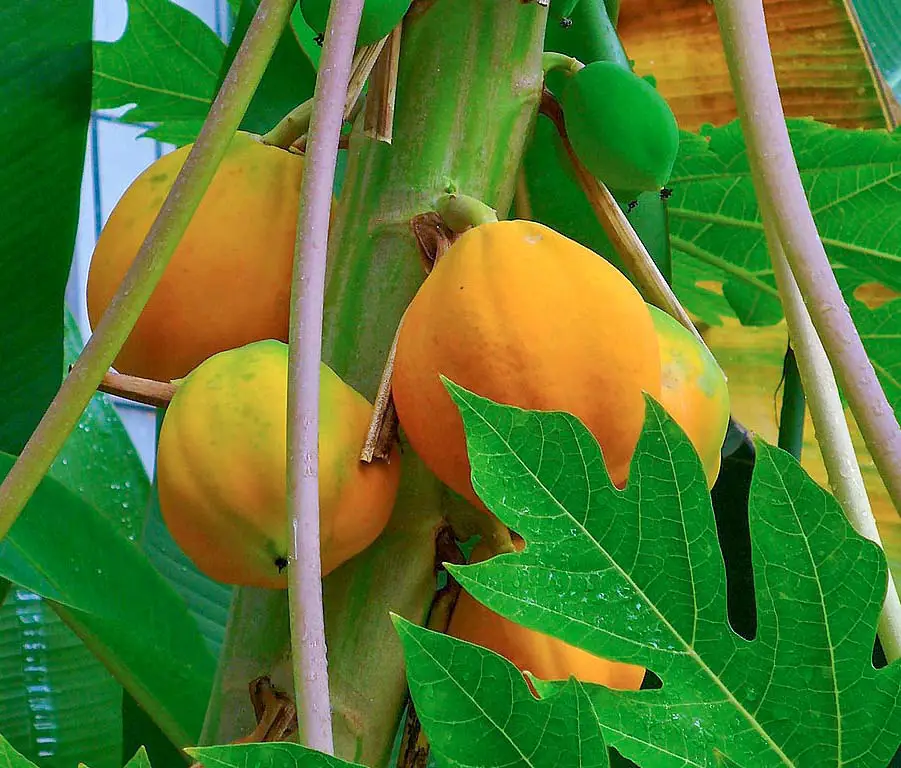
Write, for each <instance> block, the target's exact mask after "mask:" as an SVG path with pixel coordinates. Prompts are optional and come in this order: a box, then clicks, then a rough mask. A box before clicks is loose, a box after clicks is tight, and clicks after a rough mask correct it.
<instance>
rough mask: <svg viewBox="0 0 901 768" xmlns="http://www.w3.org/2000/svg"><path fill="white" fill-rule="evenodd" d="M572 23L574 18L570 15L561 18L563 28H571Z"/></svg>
mask: <svg viewBox="0 0 901 768" xmlns="http://www.w3.org/2000/svg"><path fill="white" fill-rule="evenodd" d="M572 25H573V20H572V19H571V18H569V17H568V16H567V17H564V18H562V19H560V26H561V27H563V29H569V28H570V27H571V26H572Z"/></svg>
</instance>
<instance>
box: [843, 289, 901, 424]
mask: <svg viewBox="0 0 901 768" xmlns="http://www.w3.org/2000/svg"><path fill="white" fill-rule="evenodd" d="M840 283H841V281H840ZM845 300H846V301H847V302H848V308H849V309H850V310H851V317H852V318H853V319H854V325H855V326H856V327H857V332H858V333H859V334H860V339H861V341H862V342H863V345H864V348H865V349H866V350H867V355H868V356H869V358H870V362H871V363H873V367H874V368H875V369H876V375H877V376H878V377H879V383H880V384H882V389H883V390H884V391H885V396H886V397H887V398H888V401H889V403H891V406H892V409H893V410H894V411H895V414H896V415H898V416H901V298H895V299H892V300H891V301H888V302H886V303H885V304H883V305H882V306H880V307H877V308H876V309H870V308H869V307H868V306H867V305H866V304H864V303H863V302H862V301H859V300H858V299H856V298H855V297H854V295H853V292H852V291H851V290H848V291H846V292H845Z"/></svg>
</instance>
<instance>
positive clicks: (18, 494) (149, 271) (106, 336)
mask: <svg viewBox="0 0 901 768" xmlns="http://www.w3.org/2000/svg"><path fill="white" fill-rule="evenodd" d="M293 7H294V0H263V1H262V2H261V3H260V7H259V8H258V9H257V12H256V14H255V15H254V18H253V20H252V21H251V23H250V26H249V27H248V28H247V34H246V35H245V36H244V40H243V41H242V42H241V47H240V48H239V49H238V53H237V54H236V55H235V59H234V61H233V62H232V64H231V67H229V70H228V74H226V76H225V80H224V81H223V83H222V87H221V88H220V89H219V93H218V94H216V98H215V100H214V101H213V104H212V106H211V107H210V112H209V114H208V115H207V118H206V120H205V121H204V123H203V128H201V130H200V135H199V136H198V137H197V140H196V141H195V142H194V146H193V147H192V148H191V151H190V153H189V154H188V157H187V158H186V159H185V163H184V166H183V167H182V169H181V170H180V171H179V173H178V176H176V178H175V183H174V184H173V185H172V189H171V190H170V192H169V194H168V195H167V196H166V199H165V200H164V201H163V205H162V207H161V209H160V212H159V214H158V215H157V217H156V219H155V220H154V222H153V225H152V226H151V227H150V232H148V234H147V237H146V238H145V239H144V242H143V244H142V245H141V248H140V250H139V251H138V253H137V256H136V257H135V260H134V262H133V263H132V265H131V267H130V268H129V270H128V272H127V273H126V275H125V277H124V278H123V280H122V283H121V285H120V286H119V288H118V289H117V291H116V294H115V295H114V296H113V298H112V301H111V302H110V305H109V307H107V309H106V312H104V314H103V317H102V318H101V320H100V323H99V324H98V325H97V327H96V328H95V329H94V333H93V335H92V336H91V338H90V339H89V340H88V343H87V344H86V345H85V348H84V350H83V351H82V353H81V355H80V356H79V358H78V360H77V361H76V362H75V365H74V366H73V367H72V370H71V371H70V372H69V375H68V376H67V377H66V379H65V380H64V381H63V384H62V387H61V388H60V390H59V392H57V393H56V397H54V398H53V401H52V402H51V403H50V406H49V407H48V408H47V412H46V413H45V414H44V416H43V418H42V419H41V421H40V423H39V424H38V426H37V428H36V429H35V431H34V433H33V434H32V435H31V438H30V439H29V440H28V442H27V443H26V445H25V447H24V449H23V450H22V453H21V455H20V456H19V458H18V459H17V461H16V463H15V464H14V465H13V467H12V469H11V470H10V471H9V474H7V476H6V478H5V479H4V481H3V483H2V485H0V539H3V538H4V537H5V536H6V534H7V533H8V532H9V529H10V528H12V526H13V523H15V521H16V518H17V517H18V516H19V513H20V512H21V511H22V509H23V508H24V507H25V505H26V504H27V503H28V500H29V499H30V498H31V494H32V493H34V491H35V489H36V488H37V487H38V484H39V483H40V482H41V480H42V478H43V477H44V475H45V474H47V470H48V469H49V468H50V465H51V464H52V463H53V460H54V459H55V458H56V456H57V454H58V453H59V451H60V449H61V448H62V447H63V444H64V443H65V441H66V438H67V437H68V436H69V435H70V434H71V432H72V430H73V429H74V428H75V425H76V424H77V423H78V419H79V418H80V417H81V414H82V412H83V411H84V409H85V407H86V406H87V404H88V403H89V402H90V399H91V396H92V395H93V394H94V392H96V390H97V387H98V386H99V385H100V383H101V381H102V380H103V376H104V374H105V373H106V372H107V371H108V370H109V367H110V365H112V363H113V360H114V359H115V358H116V355H117V354H119V350H120V349H121V348H122V345H123V344H124V343H125V340H126V339H127V338H128V335H129V334H130V333H131V331H132V328H134V326H135V323H136V322H137V320H138V317H139V315H140V314H141V311H142V310H143V309H144V307H145V305H146V304H147V301H148V300H149V299H150V296H151V294H152V293H153V289H154V288H156V285H157V283H158V282H159V281H160V278H161V277H162V276H163V271H164V270H165V268H166V265H167V264H168V263H169V259H170V258H171V257H172V254H173V253H174V252H175V249H176V247H177V246H178V243H179V242H180V241H181V238H182V236H183V235H184V233H185V230H187V228H188V224H189V223H190V222H191V218H192V216H193V215H194V212H195V211H196V210H197V207H198V206H199V205H200V201H201V200H202V199H203V195H204V193H205V192H206V190H207V187H208V186H209V184H210V182H211V181H212V179H213V176H214V175H215V173H216V169H217V168H218V167H219V163H220V162H221V161H222V158H223V157H224V156H225V153H226V151H227V150H228V146H229V144H230V143H231V140H232V137H233V136H234V134H235V132H236V131H237V130H238V126H239V125H240V124H241V120H242V119H243V118H244V113H245V112H246V111H247V107H248V105H249V104H250V100H251V98H253V94H254V92H255V91H256V89H257V85H259V82H260V79H261V78H262V77H263V72H265V71H266V66H267V64H268V63H269V60H270V59H271V58H272V52H273V51H274V50H275V46H276V44H277V43H278V40H279V37H280V36H281V33H282V30H283V29H284V28H285V24H286V23H287V21H288V18H289V17H290V15H291V9H292V8H293Z"/></svg>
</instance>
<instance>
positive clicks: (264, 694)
mask: <svg viewBox="0 0 901 768" xmlns="http://www.w3.org/2000/svg"><path fill="white" fill-rule="evenodd" d="M248 689H249V692H250V701H251V704H252V705H253V712H254V715H255V717H256V719H257V727H256V728H254V729H253V730H252V731H251V732H250V733H249V734H248V735H247V736H244V737H242V738H240V739H236V740H235V741H233V742H232V743H233V744H260V743H263V742H267V741H270V742H271V741H280V742H284V741H296V736H297V708H296V707H295V705H294V701H293V699H292V698H291V697H290V696H289V695H288V694H286V693H285V692H284V691H282V690H279V689H278V688H276V687H275V686H274V685H273V684H272V680H270V679H269V677H268V676H265V675H264V676H263V677H258V678H256V679H254V680H251V681H250V684H249V685H248ZM190 768H203V764H202V763H200V762H195V763H193V764H192V765H191V767H190Z"/></svg>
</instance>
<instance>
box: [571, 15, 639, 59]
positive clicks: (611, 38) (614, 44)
mask: <svg viewBox="0 0 901 768" xmlns="http://www.w3.org/2000/svg"><path fill="white" fill-rule="evenodd" d="M609 2H610V0H608V3H609ZM615 11H616V12H617V13H618V12H619V8H618V7H617V8H616V9H615ZM572 22H573V26H574V27H575V26H576V25H578V26H579V27H581V28H582V30H583V32H582V37H583V39H585V40H586V42H587V44H588V45H589V46H590V54H591V55H590V56H586V52H585V51H583V52H582V55H583V56H584V57H585V58H590V59H591V60H594V61H612V62H614V63H615V64H619V65H620V66H621V67H623V68H624V69H627V70H629V71H630V72H631V71H632V65H631V63H630V62H629V57H628V56H627V55H626V51H625V49H624V48H623V43H622V40H620V39H619V35H618V34H616V26H615V20H614V19H613V17H612V16H611V15H610V7H609V5H608V4H606V3H605V2H604V0H579V3H578V5H576V7H575V8H574V9H573V12H572Z"/></svg>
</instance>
